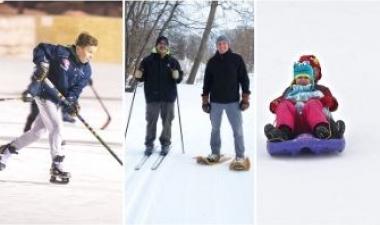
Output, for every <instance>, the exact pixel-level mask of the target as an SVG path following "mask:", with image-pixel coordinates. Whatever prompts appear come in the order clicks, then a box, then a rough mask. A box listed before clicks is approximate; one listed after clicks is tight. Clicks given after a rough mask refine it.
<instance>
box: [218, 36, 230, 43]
mask: <svg viewBox="0 0 380 225" xmlns="http://www.w3.org/2000/svg"><path fill="white" fill-rule="evenodd" d="M221 41H225V42H227V43H228V44H230V40H229V39H228V38H227V37H226V36H225V35H220V36H219V37H218V38H217V39H216V44H218V43H219V42H221Z"/></svg>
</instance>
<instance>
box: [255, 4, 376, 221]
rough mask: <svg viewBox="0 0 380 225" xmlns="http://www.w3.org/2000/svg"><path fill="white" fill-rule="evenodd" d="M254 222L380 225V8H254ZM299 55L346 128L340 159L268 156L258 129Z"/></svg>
mask: <svg viewBox="0 0 380 225" xmlns="http://www.w3.org/2000/svg"><path fill="white" fill-rule="evenodd" d="M255 10H256V15H255V16H256V17H255V21H256V24H255V25H256V28H257V29H256V31H255V34H256V36H255V38H256V43H255V47H256V49H255V51H256V52H255V54H256V55H255V56H256V57H255V59H256V67H255V68H256V74H257V82H258V83H257V87H258V88H257V89H256V90H257V93H256V96H257V99H258V106H257V107H255V108H256V109H258V111H256V115H257V116H258V118H257V121H258V123H257V126H255V127H256V128H257V136H258V142H257V146H258V148H257V157H258V159H257V161H258V164H257V171H256V172H257V181H256V183H257V193H256V196H257V200H258V202H257V212H256V215H257V224H260V225H269V224H273V225H274V224H276V225H277V224H281V225H285V224H289V225H305V224H307V225H314V224H324V225H328V224H331V225H339V224H341V225H343V224H344V225H351V224H352V225H354V224H363V225H364V224H368V225H369V224H379V214H378V212H379V211H378V203H379V202H380V195H379V190H380V182H379V181H378V177H379V171H380V164H379V161H380V152H379V149H378V147H377V146H378V137H379V132H378V128H379V126H380V123H379V120H378V109H379V106H378V102H379V101H378V97H379V88H378V87H379V82H380V76H378V65H379V52H380V44H379V40H380V32H379V31H380V30H379V29H380V28H379V27H378V26H377V24H376V22H377V21H379V19H380V18H379V17H380V14H379V12H380V3H379V2H375V1H371V2H370V1H367V2H362V1H356V2H343V1H339V2H328V1H323V2H321V1H308V2H302V1H293V2H284V1H282V2H272V1H269V2H268V1H259V2H257V4H256V9H255ZM302 54H315V55H316V56H317V57H318V58H319V59H320V62H321V65H322V73H323V77H322V80H321V81H320V83H321V84H324V85H326V86H328V87H330V90H331V91H332V92H333V94H334V95H335V96H336V97H337V99H338V101H339V103H340V106H339V109H338V111H337V112H336V113H334V117H335V118H336V119H343V120H345V121H346V124H347V131H346V141H347V147H346V149H345V151H344V152H343V153H342V154H340V155H333V156H326V157H324V156H322V157H300V158H272V157H270V156H269V155H268V154H267V153H266V139H265V136H264V134H263V127H264V125H265V124H266V123H268V122H272V121H273V120H274V116H273V114H271V113H270V112H269V109H268V105H269V102H270V101H271V100H272V99H273V98H275V97H277V96H278V95H280V94H281V92H282V91H283V90H284V88H285V87H286V86H287V85H289V83H290V80H291V77H292V65H293V62H295V61H296V60H297V59H298V57H299V56H300V55H302Z"/></svg>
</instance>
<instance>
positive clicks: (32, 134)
mask: <svg viewBox="0 0 380 225" xmlns="http://www.w3.org/2000/svg"><path fill="white" fill-rule="evenodd" d="M97 45H98V41H97V39H96V38H94V37H93V36H91V35H90V34H88V33H86V32H84V33H81V34H80V35H79V36H78V38H77V40H76V43H75V45H72V46H62V45H52V44H46V43H40V44H39V45H38V46H37V47H36V48H35V49H34V51H33V62H34V64H35V71H34V73H33V79H32V82H31V83H30V85H29V86H28V92H29V93H30V94H31V95H32V96H33V97H34V100H35V102H36V104H37V106H38V110H39V114H38V116H37V118H36V119H35V121H34V123H33V125H32V127H31V129H30V130H29V131H27V132H25V133H24V134H23V135H21V136H20V137H18V138H16V139H15V140H13V141H12V142H10V143H8V144H6V145H3V146H1V147H0V169H4V168H5V166H6V163H7V161H8V159H9V157H10V156H11V155H12V154H18V151H19V150H20V149H22V148H23V147H26V146H28V145H29V144H31V143H33V142H35V141H37V140H38V139H39V138H40V137H41V136H42V135H43V134H44V133H45V131H46V130H47V131H48V133H49V144H50V154H51V158H52V165H51V169H50V173H51V180H50V181H51V182H59V183H67V182H68V181H69V178H70V173H69V172H67V171H65V170H64V168H63V160H64V158H65V156H64V154H63V152H62V147H61V142H62V138H61V133H62V115H61V113H62V112H61V108H64V111H67V112H68V113H70V114H72V115H76V114H77V113H78V111H79V105H78V103H77V101H78V98H79V95H80V93H81V92H82V89H83V88H84V87H85V86H86V85H87V83H88V81H89V79H90V77H91V66H90V64H89V61H90V60H91V59H92V58H93V55H94V54H95V52H96V50H97ZM45 78H46V79H49V80H50V81H51V82H52V83H53V84H54V86H55V87H56V88H57V89H58V90H59V92H61V93H62V94H63V95H64V97H65V98H66V99H67V100H68V101H69V104H68V105H67V104H64V103H63V102H62V101H60V100H59V97H58V96H57V95H56V93H55V92H53V91H52V89H51V88H49V87H48V85H46V84H45V82H44V79H45Z"/></svg>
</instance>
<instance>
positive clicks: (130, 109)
mask: <svg viewBox="0 0 380 225" xmlns="http://www.w3.org/2000/svg"><path fill="white" fill-rule="evenodd" d="M136 90H137V84H136V85H135V90H133V97H132V102H131V106H130V107H129V113H128V120H127V127H126V128H125V134H124V136H125V138H127V132H128V127H129V122H130V121H131V115H132V110H133V104H134V102H135V97H136Z"/></svg>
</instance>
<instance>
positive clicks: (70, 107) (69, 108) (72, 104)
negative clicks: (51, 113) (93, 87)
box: [61, 97, 80, 116]
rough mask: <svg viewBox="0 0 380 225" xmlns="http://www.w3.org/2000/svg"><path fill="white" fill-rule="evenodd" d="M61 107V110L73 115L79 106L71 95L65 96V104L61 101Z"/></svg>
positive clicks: (77, 111)
mask: <svg viewBox="0 0 380 225" xmlns="http://www.w3.org/2000/svg"><path fill="white" fill-rule="evenodd" d="M61 105H62V107H63V109H62V110H63V112H66V113H68V114H70V115H71V116H75V115H76V114H78V113H79V110H80V106H79V104H78V102H77V101H76V100H75V98H73V97H69V98H67V102H66V104H65V103H64V102H62V103H61Z"/></svg>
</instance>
